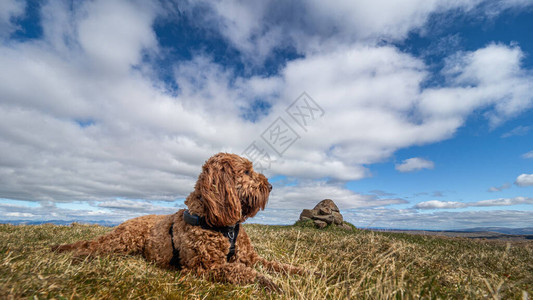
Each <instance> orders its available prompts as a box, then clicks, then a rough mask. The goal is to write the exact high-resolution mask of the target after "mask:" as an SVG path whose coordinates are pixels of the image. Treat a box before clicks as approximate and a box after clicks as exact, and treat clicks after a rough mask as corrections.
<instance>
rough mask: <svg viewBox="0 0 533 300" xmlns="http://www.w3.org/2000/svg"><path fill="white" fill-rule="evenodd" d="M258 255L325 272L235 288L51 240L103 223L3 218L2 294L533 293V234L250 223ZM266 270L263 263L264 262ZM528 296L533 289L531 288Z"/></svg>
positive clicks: (93, 232) (83, 234) (85, 234)
mask: <svg viewBox="0 0 533 300" xmlns="http://www.w3.org/2000/svg"><path fill="white" fill-rule="evenodd" d="M244 226H245V228H246V230H247V232H248V234H249V236H250V238H251V239H252V242H253V244H254V246H255V247H256V249H257V251H258V252H259V254H261V255H262V256H264V257H266V258H268V259H275V260H278V261H282V262H287V263H292V264H296V265H300V266H303V267H305V268H307V269H309V270H312V271H319V272H320V273H321V274H322V276H318V277H317V276H296V275H295V276H285V275H281V274H270V275H269V276H271V277H272V278H273V280H274V281H275V282H276V283H277V284H278V285H279V286H280V287H281V288H282V289H283V293H282V294H270V293H268V292H265V291H264V290H263V289H261V288H260V287H259V286H257V285H248V286H232V285H228V284H218V283H212V282H210V281H206V280H203V279H201V278H196V277H193V276H186V275H183V276H180V274H179V273H177V272H173V271H168V270H162V269H160V268H157V267H156V266H154V265H152V264H150V263H147V262H146V261H144V260H143V259H142V258H141V257H118V256H111V257H100V258H96V259H90V260H83V261H74V260H73V259H72V257H71V256H70V254H68V253H67V254H56V253H51V252H50V251H49V245H51V244H57V243H65V242H73V241H76V240H80V239H88V238H92V237H94V236H97V235H100V234H103V233H105V232H107V231H109V230H112V228H109V227H102V226H97V225H77V224H75V225H73V226H57V225H51V224H47V225H20V226H15V225H5V224H4V225H0V298H10V297H13V298H31V297H36V298H61V297H64V298H94V299H101V298H120V299H124V298H143V299H145V298H156V299H185V298H187V299H191V298H192V299H194V298H202V299H204V298H207V299H249V298H265V297H266V298H279V299H294V298H305V299H324V298H329V299H343V298H344V299H346V298H352V299H361V298H363V299H364V298H367V299H385V298H396V299H404V298H407V299H409V298H414V297H423V298H476V299H478V298H494V299H496V298H498V297H500V298H522V297H523V296H524V295H532V294H533V276H531V274H533V263H532V260H531V258H532V257H533V242H531V241H520V242H502V241H492V240H470V239H463V238H450V237H439V236H428V235H411V234H403V233H396V232H374V231H366V230H354V231H351V232H350V231H346V230H341V229H331V228H326V230H317V229H314V228H311V227H309V226H308V225H307V224H305V223H303V224H302V223H300V224H298V225H295V226H268V225H244ZM259 271H261V272H264V270H261V269H259ZM526 297H527V296H526Z"/></svg>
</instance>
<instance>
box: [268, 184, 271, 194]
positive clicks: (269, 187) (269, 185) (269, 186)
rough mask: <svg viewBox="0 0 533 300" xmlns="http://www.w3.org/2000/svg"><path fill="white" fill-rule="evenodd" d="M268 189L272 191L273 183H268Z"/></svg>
mask: <svg viewBox="0 0 533 300" xmlns="http://www.w3.org/2000/svg"><path fill="white" fill-rule="evenodd" d="M268 190H269V191H271V192H272V185H271V184H270V183H269V184H268Z"/></svg>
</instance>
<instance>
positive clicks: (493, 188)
mask: <svg viewBox="0 0 533 300" xmlns="http://www.w3.org/2000/svg"><path fill="white" fill-rule="evenodd" d="M510 187H511V184H510V183H504V184H502V185H501V186H491V187H490V188H489V189H488V191H489V192H501V191H502V190H505V189H508V188H510Z"/></svg>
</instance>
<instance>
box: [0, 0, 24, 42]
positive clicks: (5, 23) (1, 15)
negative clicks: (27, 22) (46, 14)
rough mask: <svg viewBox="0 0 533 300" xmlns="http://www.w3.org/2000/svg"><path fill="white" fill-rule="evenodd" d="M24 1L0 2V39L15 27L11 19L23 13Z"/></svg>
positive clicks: (10, 0) (6, 0)
mask: <svg viewBox="0 0 533 300" xmlns="http://www.w3.org/2000/svg"><path fill="white" fill-rule="evenodd" d="M25 7H26V3H25V2H24V1H18V0H5V1H2V2H1V3H0V40H1V39H2V38H5V37H8V36H9V34H10V33H12V32H13V31H15V30H16V29H17V26H16V25H15V24H13V22H12V21H13V19H14V18H16V17H19V16H21V15H23V14H24V9H25Z"/></svg>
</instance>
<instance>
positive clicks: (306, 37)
mask: <svg viewBox="0 0 533 300" xmlns="http://www.w3.org/2000/svg"><path fill="white" fill-rule="evenodd" d="M21 3H22V2H13V1H3V2H2V4H0V5H4V6H2V9H0V12H1V15H0V22H4V21H6V20H8V21H9V20H10V18H11V17H12V16H15V15H19V14H21V13H22V11H23V10H22V9H21V8H20V7H22V6H21ZM476 3H477V2H476ZM8 4H9V5H11V6H9V7H11V8H9V9H8V8H6V7H7V5H8ZM12 4H15V6H13V5H12ZM278 4H279V5H282V6H291V5H294V6H293V8H292V9H293V11H294V10H295V9H303V11H304V12H306V13H305V14H304V16H305V17H303V18H302V19H294V18H293V16H294V15H293V14H291V10H287V11H286V12H282V10H283V9H280V10H279V11H277V13H278V14H275V13H271V12H272V11H273V10H275V9H277V8H276V5H278ZM300 4H302V5H297V4H294V3H293V4H288V3H283V4H281V3H279V2H276V3H274V2H272V3H266V4H265V3H264V2H257V1H256V2H246V3H242V5H241V6H238V5H236V4H235V3H233V2H217V3H214V4H210V3H203V4H200V5H204V6H209V7H210V8H211V9H212V11H211V12H210V13H209V12H208V11H206V10H200V11H195V12H194V13H193V12H192V11H191V10H190V9H193V10H194V9H198V7H197V6H196V4H194V5H193V4H190V5H191V7H189V6H188V5H185V7H180V8H183V13H185V14H188V13H191V15H190V16H193V15H194V14H195V13H196V14H198V13H200V12H205V15H204V16H201V17H199V18H198V19H197V20H199V21H202V22H203V21H205V22H213V24H223V25H224V26H223V27H221V28H222V29H221V30H222V31H223V34H224V35H225V37H226V38H227V39H228V40H230V41H231V42H232V43H233V44H234V45H236V47H237V48H238V49H240V50H242V51H243V52H244V56H243V59H244V60H245V59H247V58H249V57H251V56H257V59H258V61H261V59H264V57H265V56H268V55H269V53H270V52H271V51H272V50H273V49H276V48H277V47H285V46H287V45H286V44H285V43H288V44H289V45H288V46H293V47H296V48H297V49H298V51H299V52H300V53H301V54H302V55H303V56H302V57H301V58H299V59H296V60H292V61H288V62H287V63H286V64H285V65H283V66H281V69H280V70H279V73H278V74H277V75H272V76H253V77H241V76H237V75H236V74H235V73H234V71H233V70H232V69H231V68H227V67H226V66H222V65H219V64H217V63H215V62H214V61H213V60H212V59H211V58H210V57H209V56H208V55H198V54H194V55H193V58H192V59H191V60H190V61H178V62H176V64H175V65H174V66H172V67H173V68H174V73H173V75H174V79H175V81H176V85H177V86H179V89H178V91H177V95H169V93H168V92H167V91H166V90H165V89H164V88H163V87H162V85H163V84H162V83H161V82H160V81H159V80H158V79H156V76H154V72H156V70H154V67H153V66H151V65H150V64H149V62H146V61H144V60H143V55H148V56H151V55H152V56H157V55H163V54H162V53H163V52H164V51H162V49H160V47H159V45H158V42H157V39H156V36H155V33H154V31H153V23H154V21H155V20H156V18H157V17H158V16H159V15H158V14H161V13H162V12H161V10H160V9H159V8H157V7H155V5H156V4H147V3H145V2H142V1H118V0H117V1H87V2H84V3H82V4H79V5H73V6H72V7H70V6H68V5H66V4H65V3H63V2H60V1H57V2H56V1H49V2H46V3H43V7H42V11H41V16H42V27H43V38H42V39H41V40H32V41H24V42H20V41H19V42H17V41H10V42H9V44H5V43H2V44H1V45H0V65H1V66H2V72H0V99H1V100H0V116H1V117H0V150H1V153H2V155H0V197H3V198H9V199H20V200H31V201H53V202H72V201H103V202H101V205H102V207H101V209H102V210H97V211H93V210H86V211H84V212H82V211H80V212H76V215H75V216H80V217H81V215H82V214H83V213H85V212H86V213H90V214H97V215H98V216H99V217H101V218H105V217H108V218H112V217H113V216H114V214H113V212H110V211H109V210H108V209H104V206H105V207H106V208H109V209H111V208H112V209H114V210H120V211H121V212H120V216H131V213H130V212H127V210H128V208H131V209H139V211H141V210H142V209H144V210H146V211H152V210H153V209H154V210H157V209H158V208H150V207H149V206H147V204H146V203H140V204H139V203H138V202H125V201H132V199H147V200H165V201H173V200H175V199H176V198H183V197H186V196H187V195H188V194H189V193H190V192H191V191H192V188H193V185H194V182H195V180H196V178H197V176H198V173H199V172H200V170H201V165H202V164H203V162H204V161H205V160H206V159H207V158H208V157H209V156H211V155H212V154H214V153H216V152H218V151H229V152H235V153H242V151H243V150H244V149H245V148H246V147H247V146H248V145H249V144H250V143H251V142H252V141H254V140H259V141H260V140H261V139H260V134H261V133H262V132H263V131H264V130H265V129H266V128H267V127H268V126H269V125H270V123H271V122H272V121H273V120H275V119H276V118H277V117H280V116H281V117H283V116H284V117H287V115H286V113H285V109H286V108H287V107H288V106H289V105H290V103H291V102H292V101H293V100H294V99H295V98H296V97H297V96H298V95H300V94H301V92H302V91H306V92H308V93H309V94H310V95H311V96H312V97H313V98H314V99H315V100H316V101H317V103H319V104H320V106H321V107H323V109H324V111H325V115H324V117H322V118H320V119H318V120H316V122H314V123H313V124H311V125H310V126H309V127H308V128H307V129H308V130H307V132H303V131H301V130H300V129H298V127H297V125H296V124H295V123H294V122H292V123H290V125H291V126H294V127H295V129H296V130H300V134H301V137H302V138H301V139H300V140H298V141H297V142H296V143H295V144H294V145H293V146H292V147H291V148H290V149H288V150H287V151H286V152H285V153H284V155H283V157H282V158H279V159H278V160H277V161H276V162H274V163H273V164H272V166H271V169H270V170H268V173H269V174H270V175H279V174H281V175H286V176H292V177H298V178H303V179H308V180H310V181H309V182H307V181H306V182H305V184H300V185H298V186H295V187H290V186H288V187H278V188H277V189H276V190H275V191H274V192H273V195H272V199H271V205H272V207H283V206H284V205H286V204H287V205H288V204H291V203H293V204H295V206H296V204H297V205H300V204H302V205H303V204H304V203H305V204H306V203H307V201H310V200H307V199H309V196H311V195H312V196H313V197H316V201H319V200H321V199H323V198H337V199H338V200H336V201H339V206H341V207H346V208H350V207H375V206H385V205H390V204H400V203H404V200H402V199H394V198H392V199H386V198H380V197H376V196H368V195H361V194H357V193H355V192H352V191H350V190H348V189H345V188H343V187H342V186H341V185H339V184H331V183H326V182H325V181H323V178H330V179H331V180H332V181H336V182H338V181H349V180H357V179H361V178H363V177H366V176H369V175H370V174H369V171H368V170H367V169H366V168H365V167H364V165H369V164H372V163H376V162H383V161H385V160H387V159H388V158H389V157H390V156H391V155H392V154H393V153H394V152H395V151H396V150H398V149H401V148H405V147H409V146H413V145H423V144H428V143H433V142H436V141H441V140H444V139H447V138H450V137H452V136H453V134H454V133H455V131H456V130H457V129H458V128H459V127H460V126H461V125H463V122H464V120H465V118H466V117H467V115H468V114H470V113H472V112H473V111H474V110H476V109H479V108H483V107H487V106H490V105H492V106H493V107H494V108H493V110H492V111H493V112H492V114H490V115H489V116H488V117H489V118H490V120H491V122H495V123H496V121H493V120H496V119H497V120H498V121H501V120H504V119H505V118H508V117H511V116H513V115H514V114H515V113H518V111H520V110H524V109H525V108H527V107H529V105H530V104H531V97H529V96H528V95H529V94H527V93H526V91H528V90H530V88H531V82H533V80H531V76H529V75H528V74H527V72H525V70H523V69H522V68H521V66H520V60H521V58H522V57H523V56H524V54H523V53H522V52H521V50H520V49H519V48H518V47H507V46H503V45H489V46H488V47H486V48H482V49H479V50H477V51H473V52H468V53H461V54H460V55H457V56H453V57H452V58H450V60H449V63H448V67H447V68H446V75H447V76H448V77H449V82H448V83H447V84H446V85H445V86H444V87H442V86H441V87H433V88H430V89H424V88H423V87H422V84H423V83H424V81H425V80H427V79H428V77H429V76H430V74H429V71H428V67H427V66H426V64H425V63H424V62H423V61H422V60H421V59H419V58H416V57H414V56H413V55H410V54H407V53H404V52H402V51H400V50H398V49H397V48H396V47H393V46H390V45H389V46H376V45H375V44H373V43H372V42H369V41H372V40H378V39H381V38H387V39H393V40H398V39H402V37H404V36H405V35H406V34H407V33H408V32H409V31H410V30H413V29H415V28H419V27H420V26H422V25H423V24H424V22H426V20H427V18H428V16H429V15H430V14H432V13H438V12H442V11H446V10H449V9H453V8H458V9H463V10H467V11H468V10H470V9H472V8H473V7H474V6H475V5H474V4H472V2H468V1H455V2H454V3H452V4H439V3H437V2H436V1H421V0H416V1H415V0H411V1H408V2H405V3H402V4H401V5H400V4H398V3H396V2H393V1H392V2H387V3H385V2H383V1H381V2H376V3H370V2H368V3H366V4H365V3H351V2H350V3H348V2H341V1H339V2H338V3H337V4H338V5H337V6H335V5H334V6H332V8H327V7H325V6H324V5H323V4H322V3H319V2H308V3H300ZM225 5H228V6H225ZM193 6H194V7H193ZM13 7H14V8H13ZM380 7H388V9H379V8H380ZM4 8H6V9H4ZM233 8H235V9H238V10H236V11H235V10H232V9H233ZM278 8H279V7H278ZM110 12H113V14H111V13H110ZM285 13H286V14H287V15H284V14H285ZM200 15H201V14H200ZM371 15H372V18H370V17H369V16H371ZM6 16H8V17H6ZM258 16H259V17H258ZM353 16H360V18H353ZM205 18H207V19H209V18H212V20H206V19H205ZM276 18H277V19H276ZM274 19H275V20H274ZM261 20H262V21H263V23H261V22H259V21H261ZM277 21H280V22H277ZM292 22H296V23H292ZM337 23H338V24H340V25H342V26H341V27H338V26H337V25H338V24H337ZM9 24H11V23H9ZM265 24H267V25H265ZM275 24H279V25H275ZM294 24H296V25H298V26H292V25H294ZM2 25H4V23H2ZM308 25H312V26H308ZM398 25H402V26H398ZM9 26H11V25H9ZM2 28H4V27H2ZM337 29H338V32H336V31H335V30H337ZM10 30H13V29H12V28H11V29H9V30H8V31H10ZM285 37H289V39H285ZM337 42H338V43H337ZM493 60H494V62H495V64H496V65H497V68H493V67H491V64H487V63H486V62H487V61H493ZM461 63H462V64H461ZM487 73H490V74H489V75H487ZM466 83H473V84H474V85H475V86H474V87H465V86H464V85H465V84H466ZM504 91H506V92H504ZM252 99H262V100H264V101H266V102H268V103H269V104H270V105H271V106H272V107H271V109H270V112H269V113H268V115H265V116H262V117H261V118H259V119H258V120H257V121H256V122H255V123H253V122H250V121H248V120H244V119H243V118H242V117H241V114H242V110H243V109H245V108H247V107H249V106H250V101H251V100H252ZM263 146H264V147H265V149H269V148H268V145H263ZM415 159H418V158H415ZM421 162H422V164H421ZM427 163H431V162H428V161H426V162H424V161H418V162H417V161H415V162H411V163H410V164H411V165H413V164H414V165H417V164H418V166H419V167H426V168H427V167H428V165H427ZM408 164H409V163H408ZM424 164H426V165H424ZM411 167H412V166H411ZM405 168H408V166H406V167H405ZM317 179H318V180H319V181H314V182H313V181H312V180H317ZM117 197H118V198H123V200H121V201H119V202H116V201H115V200H114V199H116V198H117ZM109 201H114V202H112V203H111V202H109ZM313 201H315V200H313ZM113 203H114V204H113ZM118 205H122V206H121V207H120V208H119V207H118ZM143 205H144V206H143ZM306 205H307V204H306ZM112 206H113V207H112ZM102 211H103V213H102ZM19 212H21V211H19ZM22 212H23V211H22ZM32 213H33V212H32ZM55 213H57V214H58V215H61V214H65V215H68V214H70V213H72V212H70V211H67V210H62V209H58V208H56V210H55ZM36 215H38V216H40V217H44V216H45V214H44V213H43V214H40V215H39V214H36Z"/></svg>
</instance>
